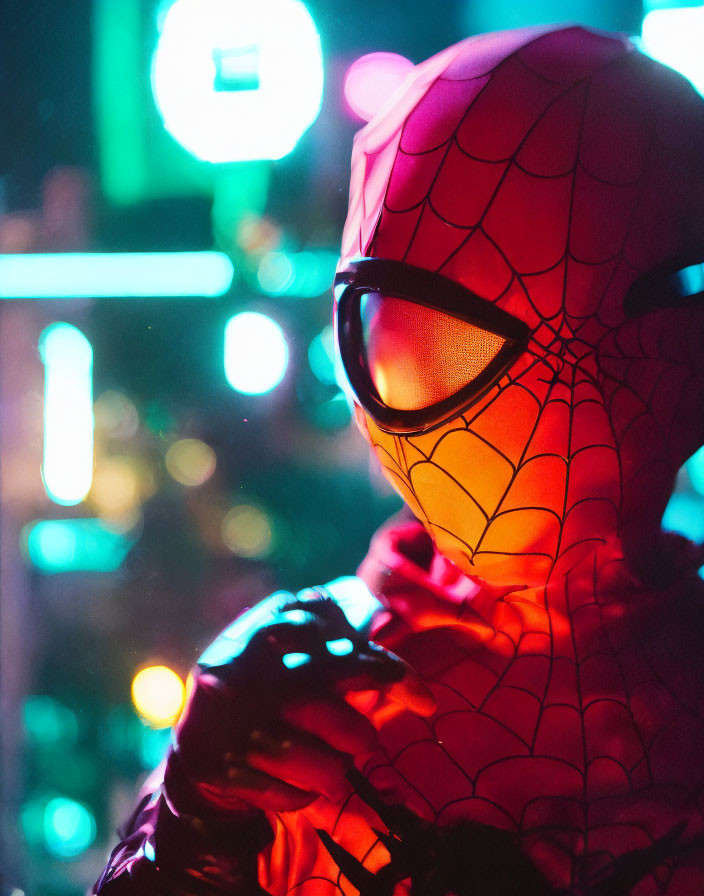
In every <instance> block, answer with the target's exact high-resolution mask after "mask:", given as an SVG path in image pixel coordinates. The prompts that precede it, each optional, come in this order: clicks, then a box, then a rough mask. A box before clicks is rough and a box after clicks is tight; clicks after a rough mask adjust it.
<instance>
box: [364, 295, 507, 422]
mask: <svg viewBox="0 0 704 896" xmlns="http://www.w3.org/2000/svg"><path fill="white" fill-rule="evenodd" d="M359 313H360V318H361V323H362V332H363V340H364V353H365V360H366V366H367V370H368V373H369V376H370V378H371V380H372V383H373V384H374V387H375V388H376V390H377V392H378V393H379V397H380V398H381V400H382V401H383V402H384V404H386V405H387V406H388V407H391V408H395V409H398V410H402V411H414V410H420V409H422V408H427V407H430V406H431V405H433V404H435V403H436V402H439V401H443V400H444V399H446V398H449V397H450V396H451V395H454V393H455V392H458V391H459V390H460V389H462V388H463V387H464V386H466V385H467V384H468V383H471V382H472V380H474V379H475V378H476V377H477V376H478V375H479V374H480V373H481V372H482V371H483V370H484V369H485V368H486V367H487V365H488V364H489V363H490V362H491V361H492V360H493V359H494V358H495V357H496V355H497V354H498V352H499V351H500V349H501V347H502V346H503V345H504V343H505V341H506V340H505V339H504V338H503V337H502V336H498V335H496V334H495V333H490V332H489V331H488V330H485V329H483V328H481V327H477V326H475V325H474V324H471V323H468V322H467V321H464V320H460V319H459V318H456V317H453V316H452V315H450V314H445V313H443V312H441V311H436V310H435V309H433V308H428V307H426V306H424V305H418V304H416V303H415V302H409V301H406V300H405V299H399V298H395V297H391V296H383V295H381V294H380V293H378V292H367V293H364V294H363V295H362V297H361V299H360V308H359Z"/></svg>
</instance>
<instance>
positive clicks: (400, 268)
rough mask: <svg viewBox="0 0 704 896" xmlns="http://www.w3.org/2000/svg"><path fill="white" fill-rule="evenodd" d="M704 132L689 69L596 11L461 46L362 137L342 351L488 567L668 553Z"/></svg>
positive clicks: (702, 426)
mask: <svg viewBox="0 0 704 896" xmlns="http://www.w3.org/2000/svg"><path fill="white" fill-rule="evenodd" d="M702 153H704V104H703V103H702V102H701V100H700V98H699V97H698V95H697V94H696V93H695V92H694V90H693V89H692V87H691V86H690V85H689V84H688V82H686V81H685V80H684V79H683V78H681V77H680V76H679V75H677V74H675V73H674V72H672V71H671V70H669V69H666V68H664V67H663V66H661V65H659V64H658V63H655V62H654V61H652V60H650V59H649V58H647V57H645V56H644V55H642V54H641V53H639V52H638V51H637V50H636V49H635V47H634V45H633V44H632V43H631V42H630V41H629V40H627V39H626V38H622V37H617V36H607V35H604V34H597V33H593V32H590V31H586V30H584V29H582V28H575V27H571V28H566V29H561V30H557V31H554V30H548V29H529V30H521V31H515V32H505V33H501V34H494V35H484V36H481V37H478V38H472V39H470V40H467V41H464V42H463V43H460V44H458V45H456V46H454V47H450V48H449V49H448V50H445V51H444V52H442V53H440V54H439V55H437V56H435V57H433V58H432V59H430V60H428V61H427V62H425V63H423V64H421V65H419V66H417V67H416V68H415V70H414V71H413V72H412V74H411V76H410V77H409V79H408V80H407V81H406V83H405V85H404V86H403V87H402V88H401V90H400V91H399V93H398V94H397V95H396V97H395V101H394V102H392V103H391V104H390V105H387V108H386V110H385V111H384V112H382V113H381V114H380V115H379V116H378V117H377V118H376V119H374V120H373V121H372V122H371V123H370V124H369V125H368V126H367V127H366V128H364V129H363V130H362V131H361V132H360V133H359V134H358V135H357V138H356V140H355V146H354V152H353V159H352V184H351V191H350V212H349V216H348V220H347V224H346V228H345V235H344V238H343V258H342V261H341V263H340V268H339V273H338V277H337V279H336V287H335V294H336V307H337V333H338V341H339V348H340V353H341V357H342V360H343V363H344V366H345V369H346V372H347V376H348V379H349V381H350V384H351V386H352V390H353V392H354V394H355V399H356V404H357V420H358V423H359V424H360V428H361V429H362V431H363V433H364V434H365V436H366V438H367V439H368V441H369V442H370V444H371V445H372V447H373V449H374V451H375V453H376V455H377V457H378V458H379V460H380V461H381V464H382V467H383V469H384V472H385V474H386V476H387V477H388V479H389V480H390V481H391V482H392V483H393V485H394V487H395V488H396V489H397V490H398V491H399V493H400V494H401V495H402V497H403V498H404V499H405V501H406V502H407V503H408V505H409V506H410V507H411V509H412V510H413V512H414V513H415V514H416V515H417V516H418V517H419V519H420V520H421V521H422V522H423V523H424V525H425V526H426V528H427V529H428V531H429V532H430V534H431V535H432V537H433V539H434V541H435V543H436V544H437V546H438V548H439V549H440V551H441V552H442V553H444V554H445V555H446V556H448V557H449V558H450V559H452V560H453V561H454V562H455V563H456V564H457V565H459V566H460V567H461V568H462V569H463V570H465V571H466V572H468V573H470V574H473V575H478V576H480V577H482V578H485V579H487V580H490V581H492V582H495V583H505V584H513V585H519V584H527V585H536V584H542V583H544V582H545V581H547V580H548V579H549V578H550V577H551V576H554V575H555V574H556V572H559V573H560V574H564V572H565V571H566V570H567V569H569V568H571V567H573V566H574V565H575V564H576V563H577V562H578V561H579V560H580V558H583V557H584V556H585V554H586V553H589V552H591V551H594V550H595V549H599V548H600V547H601V546H603V545H610V546H611V547H612V548H614V550H615V551H616V552H620V551H621V550H625V551H626V553H627V554H628V555H629V557H630V559H631V560H632V562H633V563H634V564H635V565H636V566H640V567H641V568H642V569H644V568H645V567H646V566H647V565H648V563H650V566H651V568H652V566H653V563H654V562H655V559H654V558H656V557H657V547H658V545H659V544H660V528H659V522H660V519H661V516H662V512H663V509H664V507H665V504H666V502H667V499H668V496H669V494H670V492H671V489H672V484H673V480H674V476H675V473H676V471H677V469H678V467H679V466H680V465H681V464H682V463H683V461H684V460H685V459H686V458H687V457H688V456H689V455H690V454H691V453H692V452H693V451H694V450H696V449H697V448H698V447H699V446H700V445H701V444H702V442H703V441H704V407H703V400H702V395H704V375H703V373H704V363H703V362H702V360H701V358H700V355H701V354H702V353H703V352H702V347H703V346H704V312H703V309H704V303H703V302H702V301H699V300H696V299H692V298H691V294H692V293H698V292H699V290H698V289H691V288H690V289H689V290H688V289H687V288H686V287H683V286H682V282H683V280H682V278H681V277H680V279H679V280H678V279H677V278H673V277H672V274H673V272H675V271H678V270H680V269H682V268H684V267H685V266H689V265H693V264H695V263H699V262H702V261H704V215H703V214H702V209H703V205H704V181H703V179H702V177H701V173H700V171H701V159H702V158H703V157H704V156H703V155H702ZM683 297H684V298H683ZM701 298H702V297H701V296H699V299H701ZM673 306H675V307H673Z"/></svg>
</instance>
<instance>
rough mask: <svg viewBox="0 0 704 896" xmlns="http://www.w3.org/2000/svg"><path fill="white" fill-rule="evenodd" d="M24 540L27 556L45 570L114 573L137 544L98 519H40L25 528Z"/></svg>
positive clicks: (52, 571)
mask: <svg viewBox="0 0 704 896" xmlns="http://www.w3.org/2000/svg"><path fill="white" fill-rule="evenodd" d="M20 541H21V544H22V549H23V553H24V554H25V556H26V557H27V559H28V560H29V561H30V562H31V563H32V565H33V566H35V567H36V568H37V569H39V570H40V571H41V572H44V573H58V572H72V571H74V572H113V571H114V570H116V569H118V568H119V567H120V564H121V563H122V561H123V560H124V559H125V557H126V556H127V552H128V551H129V549H130V548H131V547H132V545H133V544H134V539H131V538H128V537H127V536H125V535H121V534H119V533H118V532H112V531H111V530H110V529H107V528H106V527H105V526H104V525H103V524H102V523H101V522H100V520H97V519H74V520H38V521H36V522H33V523H29V524H28V525H26V526H25V527H24V529H23V530H22V533H21V536H20Z"/></svg>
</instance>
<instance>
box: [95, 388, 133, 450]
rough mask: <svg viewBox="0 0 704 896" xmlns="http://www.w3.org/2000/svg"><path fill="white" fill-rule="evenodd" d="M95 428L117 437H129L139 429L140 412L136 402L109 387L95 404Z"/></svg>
mask: <svg viewBox="0 0 704 896" xmlns="http://www.w3.org/2000/svg"><path fill="white" fill-rule="evenodd" d="M93 415H94V417H95V428H96V430H97V431H98V432H104V433H107V435H109V436H111V437H113V438H117V439H129V438H131V437H132V436H133V435H134V434H135V433H136V432H137V430H138V429H139V414H138V413H137V408H136V407H135V406H134V403H133V402H132V401H130V399H129V398H128V397H127V396H126V395H125V394H124V393H123V392H118V391H117V390H116V389H109V390H108V391H107V392H103V394H102V395H101V396H100V397H99V398H98V399H97V400H96V402H95V404H94V405H93Z"/></svg>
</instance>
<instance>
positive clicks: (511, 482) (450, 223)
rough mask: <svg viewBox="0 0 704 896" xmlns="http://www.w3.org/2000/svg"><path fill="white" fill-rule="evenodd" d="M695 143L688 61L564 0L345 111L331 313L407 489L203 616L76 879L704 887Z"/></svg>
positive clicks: (127, 884) (113, 883) (247, 887)
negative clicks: (680, 496) (554, 17)
mask: <svg viewBox="0 0 704 896" xmlns="http://www.w3.org/2000/svg"><path fill="white" fill-rule="evenodd" d="M703 158H704V104H703V103H702V101H701V99H700V98H699V97H698V95H696V94H695V92H694V90H693V89H692V88H691V86H690V85H689V84H688V83H687V82H686V81H685V80H684V79H683V78H681V77H680V76H678V75H676V74H675V73H674V72H672V71H671V70H669V69H666V68H664V67H663V66H661V65H659V64H657V63H655V62H654V61H652V60H650V59H648V58H647V57H645V56H644V55H642V54H641V53H640V52H638V50H637V49H636V48H635V46H634V45H633V43H632V42H631V41H629V40H628V39H627V38H624V37H621V36H610V35H606V34H601V33H595V32H591V31H587V30H584V29H581V28H577V27H569V28H562V29H546V28H542V29H529V30H521V31H514V32H506V33H502V34H494V35H484V36H481V37H477V38H472V39H469V40H467V41H464V42H462V43H460V44H457V45H456V46H453V47H451V48H449V49H448V50H445V51H444V52H442V53H440V54H439V55H437V56H435V57H433V58H432V59H430V60H428V61H427V62H425V63H423V64H421V65H419V66H417V67H416V68H415V69H414V71H413V72H412V73H411V75H410V76H409V78H408V80H407V81H406V83H405V85H404V86H403V87H402V88H401V89H400V91H399V92H398V93H397V94H396V96H395V98H394V100H393V101H392V102H390V103H389V104H387V107H386V108H385V109H384V110H383V111H382V112H381V113H380V114H379V115H378V116H377V118H376V119H374V120H373V121H372V122H371V123H370V124H369V125H368V126H367V127H365V128H364V129H363V130H362V131H361V133H360V134H359V135H358V136H357V138H356V140H355V146H354V153H353V166H352V186H351V196H350V212H349V217H348V220H347V224H346V228H345V233H344V238H343V253H342V260H341V262H340V266H339V273H338V276H337V278H336V285H335V298H336V321H337V324H336V326H337V333H338V339H339V348H340V353H341V357H342V360H343V363H344V366H345V370H346V374H347V377H348V379H349V383H350V386H351V389H352V392H353V395H354V400H355V410H356V416H357V422H358V424H359V427H360V429H361V430H362V433H363V434H364V436H365V438H366V439H367V440H368V442H369V444H370V445H371V447H372V449H373V451H374V453H375V454H376V456H377V457H378V458H379V460H380V462H381V465H382V467H383V469H384V472H385V474H386V475H387V477H388V478H389V480H390V481H391V482H392V483H393V485H394V486H395V488H396V489H397V490H398V491H399V492H400V493H401V495H402V496H403V497H404V499H405V501H406V503H407V504H408V505H409V507H410V508H411V510H412V511H413V513H414V514H415V516H416V517H417V520H418V521H409V520H406V521H397V522H396V523H392V524H391V525H390V526H388V527H387V528H385V529H384V530H383V531H382V532H380V533H379V534H378V535H377V536H376V537H375V539H374V541H373V542H372V547H371V551H370V553H369V555H368V557H367V558H366V559H365V560H364V562H363V564H362V566H361V569H360V571H359V576H360V578H359V579H355V578H348V579H342V580H337V581H336V582H333V583H330V584H329V585H328V586H326V588H322V589H312V590H311V591H308V592H304V593H301V594H299V595H298V596H296V597H294V596H293V595H288V596H287V595H285V594H277V595H273V596H272V597H270V598H268V599H267V600H266V601H265V602H264V603H262V604H259V605H258V606H257V607H255V608H254V609H253V610H250V611H248V612H247V613H246V614H245V615H244V616H242V617H240V618H239V619H238V620H236V622H235V623H234V624H233V625H232V626H231V627H230V628H229V629H228V630H226V631H225V632H224V633H223V634H222V635H221V636H220V638H218V639H217V640H216V641H215V642H214V644H213V645H212V646H211V648H209V650H208V651H206V653H205V654H204V656H203V657H202V658H201V660H200V663H199V665H198V669H197V673H196V679H195V685H194V688H193V690H192V692H191V694H190V697H189V701H188V703H187V706H186V709H185V711H184V713H183V715H182V717H181V719H180V721H179V722H178V724H177V725H176V728H175V731H174V737H173V746H172V748H171V749H170V751H169V754H168V756H167V758H166V761H165V764H164V766H163V768H162V769H160V770H159V771H158V772H157V773H155V775H154V776H153V779H152V781H151V782H150V786H149V787H147V788H146V791H145V795H144V797H143V799H142V802H141V803H140V805H139V806H138V808H137V810H136V811H135V814H134V816H133V818H132V819H131V821H130V823H129V824H128V826H127V829H126V830H125V832H124V837H125V839H124V840H123V842H122V843H121V844H120V845H119V846H118V847H117V848H116V849H115V850H114V852H113V854H112V856H111V858H110V862H109V865H108V868H107V869H106V870H105V872H104V873H103V876H102V878H101V881H100V882H99V884H98V885H97V886H96V890H95V892H97V893H100V894H103V896H113V894H123V893H124V894H132V893H134V894H138V893H139V894H141V893H144V894H147V893H149V894H152V893H180V894H198V893H208V894H214V893H228V894H247V896H250V894H256V893H268V894H272V896H284V894H296V896H318V894H320V896H328V894H337V893H342V894H349V896H353V894H361V896H400V894H418V896H421V894H422V896H445V894H454V896H463V894H470V893H471V894H492V896H497V894H548V893H565V894H566V893H569V894H592V896H596V894H626V893H633V894H635V896H650V894H668V896H694V894H701V893H704V750H702V744H704V672H703V671H702V670H703V669H704V646H703V639H702V632H704V583H702V581H701V580H700V579H699V578H698V577H697V568H698V566H699V565H701V563H702V557H701V556H698V555H697V550H696V549H695V547H694V546H693V545H691V544H690V543H688V542H686V541H685V540H684V539H681V538H679V537H676V536H666V535H665V534H663V532H662V531H661V529H660V520H661V517H662V514H663V510H664V508H665V505H666V503H667V500H668V497H669V495H670V492H671V490H672V487H673V483H674V479H675V474H676V472H677V470H678V468H679V467H680V466H681V464H682V463H683V462H684V461H685V459H686V458H687V457H689V456H690V455H691V454H692V453H693V452H694V451H695V450H696V449H698V448H699V446H701V445H702V444H703V443H704V293H703V292H702V289H703V285H704V284H703V280H702V268H701V267H700V265H701V263H702V262H704V176H703V166H702V159H703ZM341 525H344V521H342V523H341ZM365 583H366V584H365ZM162 772H163V780H162V778H161V773H162Z"/></svg>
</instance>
